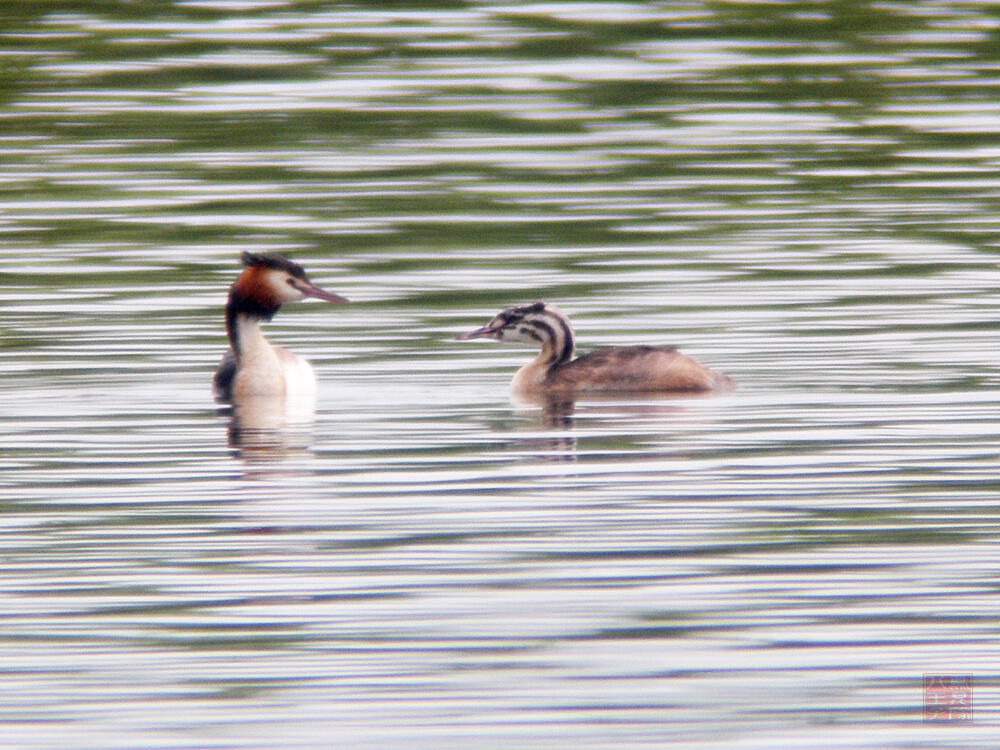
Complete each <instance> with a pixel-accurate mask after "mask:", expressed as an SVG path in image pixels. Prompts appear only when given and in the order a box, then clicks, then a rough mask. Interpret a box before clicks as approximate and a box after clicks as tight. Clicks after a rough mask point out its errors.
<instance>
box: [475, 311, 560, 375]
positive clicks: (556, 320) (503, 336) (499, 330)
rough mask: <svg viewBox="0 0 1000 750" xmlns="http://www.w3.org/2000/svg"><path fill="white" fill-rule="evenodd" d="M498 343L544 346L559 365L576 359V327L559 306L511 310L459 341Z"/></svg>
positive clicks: (543, 348)
mask: <svg viewBox="0 0 1000 750" xmlns="http://www.w3.org/2000/svg"><path fill="white" fill-rule="evenodd" d="M480 338H485V339H494V340H495V341H513V342H516V343H522V344H535V345H536V346H541V347H542V350H543V352H544V351H546V350H548V351H549V353H550V357H551V359H552V361H553V362H554V363H555V364H561V363H563V362H568V361H569V359H570V358H571V357H572V356H573V345H574V344H573V327H572V326H571V325H570V322H569V318H567V317H566V314H565V313H564V312H563V311H562V310H560V309H559V308H558V307H556V306H555V305H550V304H547V303H545V302H536V303H534V304H533V305H522V306H520V307H508V308H507V309H506V310H503V311H502V312H501V313H500V314H499V315H497V316H496V317H495V318H493V320H491V321H490V322H489V323H488V324H487V325H485V326H483V327H482V328H478V329H476V330H475V331H471V332H469V333H463V334H462V335H461V336H459V337H458V340H459V341H467V340H469V339H480Z"/></svg>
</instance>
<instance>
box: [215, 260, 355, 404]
mask: <svg viewBox="0 0 1000 750" xmlns="http://www.w3.org/2000/svg"><path fill="white" fill-rule="evenodd" d="M241 260H242V262H243V265H244V266H246V268H244V269H243V273H241V274H240V276H239V278H237V279H236V281H235V282H234V283H233V285H232V287H230V289H229V299H228V301H227V302H226V332H227V333H228V335H229V346H230V349H229V351H228V352H226V354H225V356H224V357H223V358H222V362H221V363H220V364H219V368H218V369H217V370H216V371H215V378H214V379H213V386H214V390H215V394H216V396H217V397H218V398H220V399H223V400H232V399H240V398H244V397H252V396H284V397H288V398H295V397H298V396H305V395H311V394H312V393H313V392H314V391H315V388H316V375H315V374H314V373H313V369H312V366H311V365H310V364H309V361H308V360H306V359H303V358H302V357H300V356H298V355H297V354H293V353H292V352H290V351H288V350H287V349H285V348H284V347H281V346H276V345H272V344H269V343H268V341H267V339H265V338H264V334H263V333H261V330H260V326H261V323H264V322H267V321H269V320H270V319H271V318H272V317H274V314H275V313H276V312H278V309H279V308H280V307H281V306H282V305H283V304H284V303H286V302H298V301H299V300H302V299H305V298H306V297H315V298H316V299H322V300H326V301H327V302H347V300H346V299H344V298H343V297H341V296H340V295H338V294H332V293H330V292H326V291H324V290H322V289H320V288H319V287H317V286H315V285H313V284H312V283H310V282H309V279H308V278H306V272H305V270H303V268H302V266H300V265H298V264H297V263H293V262H292V261H290V260H288V259H287V258H284V257H282V256H280V255H277V254H273V253H262V254H256V253H249V252H244V253H243V255H242V257H241Z"/></svg>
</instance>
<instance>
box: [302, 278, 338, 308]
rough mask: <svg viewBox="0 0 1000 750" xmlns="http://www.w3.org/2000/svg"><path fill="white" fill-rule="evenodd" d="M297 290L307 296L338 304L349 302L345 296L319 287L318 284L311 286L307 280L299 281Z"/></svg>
mask: <svg viewBox="0 0 1000 750" xmlns="http://www.w3.org/2000/svg"><path fill="white" fill-rule="evenodd" d="M298 290H299V291H300V292H302V293H303V294H304V295H306V296H307V297H315V298H316V299H321V300H326V301H327V302H337V303H339V304H344V303H345V302H350V300H348V299H347V297H341V296H340V295H339V294H334V293H333V292H328V291H326V290H325V289H320V288H319V287H318V286H313V285H312V284H310V283H309V282H308V281H302V282H299V284H298Z"/></svg>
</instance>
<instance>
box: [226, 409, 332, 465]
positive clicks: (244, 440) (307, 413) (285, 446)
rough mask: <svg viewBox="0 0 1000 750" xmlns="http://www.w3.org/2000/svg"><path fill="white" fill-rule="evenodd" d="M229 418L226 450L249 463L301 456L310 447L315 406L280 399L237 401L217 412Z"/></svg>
mask: <svg viewBox="0 0 1000 750" xmlns="http://www.w3.org/2000/svg"><path fill="white" fill-rule="evenodd" d="M220 413H222V414H226V415H228V416H229V418H230V421H229V446H230V447H231V448H233V449H234V450H235V451H236V455H238V456H239V457H241V458H242V459H244V460H245V461H248V462H250V463H256V462H265V463H267V462H274V461H281V460H284V459H287V458H289V457H290V456H293V455H298V456H301V455H302V454H304V453H306V452H307V451H308V450H309V448H310V446H311V445H312V439H313V421H314V419H315V404H314V402H313V400H312V399H305V400H303V399H299V400H292V401H288V400H286V399H285V398H284V397H282V396H254V397H245V398H241V399H237V400H236V401H235V402H234V403H233V404H232V405H231V406H230V407H228V408H226V409H223V410H221V411H220Z"/></svg>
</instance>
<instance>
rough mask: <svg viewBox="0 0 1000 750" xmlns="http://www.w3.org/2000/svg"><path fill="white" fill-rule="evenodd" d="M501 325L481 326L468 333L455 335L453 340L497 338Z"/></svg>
mask: <svg viewBox="0 0 1000 750" xmlns="http://www.w3.org/2000/svg"><path fill="white" fill-rule="evenodd" d="M502 330H503V328H502V327H491V326H483V327H482V328H477V329H476V330H474V331H469V332H468V333H460V334H459V335H458V336H456V337H455V341H468V340H469V339H497V338H499V336H500V331H502Z"/></svg>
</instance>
